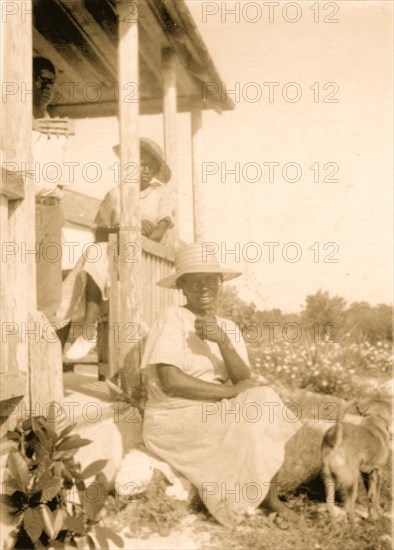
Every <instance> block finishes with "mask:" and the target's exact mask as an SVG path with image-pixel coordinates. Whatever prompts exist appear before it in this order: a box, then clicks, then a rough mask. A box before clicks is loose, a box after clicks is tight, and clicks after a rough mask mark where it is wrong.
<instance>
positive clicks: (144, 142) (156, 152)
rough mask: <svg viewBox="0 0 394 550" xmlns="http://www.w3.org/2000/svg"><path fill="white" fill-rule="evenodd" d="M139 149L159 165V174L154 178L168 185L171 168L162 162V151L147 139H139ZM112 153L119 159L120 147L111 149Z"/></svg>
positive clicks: (116, 146)
mask: <svg viewBox="0 0 394 550" xmlns="http://www.w3.org/2000/svg"><path fill="white" fill-rule="evenodd" d="M140 148H141V149H142V150H145V151H146V152H148V153H149V154H150V155H152V157H154V158H155V159H156V160H157V162H158V163H159V166H160V168H159V172H158V173H157V174H156V175H155V178H157V179H158V180H160V181H161V182H163V183H168V182H169V181H170V179H171V168H170V167H169V166H168V164H167V163H166V161H165V160H164V155H163V150H162V148H161V147H160V145H157V143H155V142H154V141H153V140H151V139H148V138H141V139H140ZM112 150H113V152H114V153H115V154H116V155H117V156H118V157H120V145H115V146H114V147H112Z"/></svg>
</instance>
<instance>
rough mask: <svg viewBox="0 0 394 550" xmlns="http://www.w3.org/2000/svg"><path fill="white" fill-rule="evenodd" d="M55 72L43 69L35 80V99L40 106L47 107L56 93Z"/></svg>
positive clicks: (35, 102)
mask: <svg viewBox="0 0 394 550" xmlns="http://www.w3.org/2000/svg"><path fill="white" fill-rule="evenodd" d="M54 85H55V74H54V73H53V72H52V71H49V70H48V69H41V71H40V72H39V73H38V74H37V75H36V77H35V78H34V82H33V101H34V104H35V105H37V106H40V107H47V106H48V105H49V104H50V103H51V101H52V99H53V95H54Z"/></svg>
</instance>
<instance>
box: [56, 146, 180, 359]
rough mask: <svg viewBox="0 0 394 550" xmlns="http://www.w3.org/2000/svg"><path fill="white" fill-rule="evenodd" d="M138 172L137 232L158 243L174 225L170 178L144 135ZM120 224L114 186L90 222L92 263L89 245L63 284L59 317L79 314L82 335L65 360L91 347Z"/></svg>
mask: <svg viewBox="0 0 394 550" xmlns="http://www.w3.org/2000/svg"><path fill="white" fill-rule="evenodd" d="M118 149H119V146H116V147H114V151H115V153H116V154H117V155H118V156H119V151H118ZM140 171H141V173H140V201H139V210H140V217H141V232H142V235H144V236H146V237H147V238H149V239H151V240H153V241H157V242H162V241H163V240H164V239H165V238H166V236H167V235H168V230H169V229H170V228H171V227H172V226H173V223H174V211H175V201H174V196H173V193H172V192H171V191H170V190H169V189H167V187H166V185H165V184H166V183H167V182H168V181H169V180H170V178H171V170H170V168H169V166H168V165H167V164H166V162H165V160H164V157H163V152H162V150H161V148H160V147H159V146H158V145H157V144H156V143H155V142H154V141H152V140H150V139H147V138H141V139H140ZM119 224H120V189H119V186H117V187H114V188H113V189H111V190H110V191H109V192H108V193H107V194H106V196H105V197H104V200H103V201H102V203H101V205H100V207H99V210H98V212H97V215H96V218H95V220H94V232H95V240H96V244H94V245H92V247H91V248H92V249H93V250H92V255H91V257H92V258H95V259H94V261H93V260H91V261H89V249H88V250H87V252H86V255H85V257H82V258H81V259H80V260H79V261H78V263H77V265H76V266H75V267H74V269H73V270H72V271H71V272H70V274H69V275H68V277H67V278H66V280H65V281H64V284H63V299H62V303H61V306H60V308H59V310H58V312H57V316H58V319H67V320H69V319H71V320H73V321H75V320H77V319H79V318H80V317H82V316H83V322H82V334H81V335H80V336H79V337H78V338H77V339H76V340H75V342H74V343H73V344H72V346H71V347H70V348H69V349H68V350H67V352H66V355H65V360H66V361H69V362H75V361H78V360H79V359H82V358H83V357H85V356H86V355H87V354H88V353H89V352H90V351H91V350H92V348H94V347H95V345H96V342H97V328H96V324H97V320H98V318H99V315H100V313H101V314H103V312H104V313H105V310H106V309H108V298H109V294H108V292H109V275H108V270H109V249H108V238H109V234H110V233H116V232H118V230H119ZM89 248H90V247H89ZM97 256H98V257H97ZM96 258H97V259H96ZM103 306H104V307H103ZM106 306H107V307H106Z"/></svg>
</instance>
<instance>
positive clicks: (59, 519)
mask: <svg viewBox="0 0 394 550" xmlns="http://www.w3.org/2000/svg"><path fill="white" fill-rule="evenodd" d="M65 517H66V516H65V513H64V511H63V510H62V509H61V508H57V510H56V511H55V512H53V537H52V538H54V539H55V538H56V537H57V536H58V534H59V532H60V531H61V530H62V529H63V525H64V519H65Z"/></svg>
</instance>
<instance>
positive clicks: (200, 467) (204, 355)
mask: <svg viewBox="0 0 394 550" xmlns="http://www.w3.org/2000/svg"><path fill="white" fill-rule="evenodd" d="M195 318H196V317H195V315H194V314H193V313H192V312H190V311H189V310H188V309H186V308H184V307H178V306H172V307H170V308H168V309H167V310H166V311H165V312H164V313H163V315H162V317H161V318H160V319H159V320H158V321H157V322H156V324H155V325H154V326H153V328H152V329H151V331H150V332H149V336H148V339H147V342H146V347H145V351H144V356H143V359H142V365H141V368H142V369H145V374H146V377H147V383H148V401H147V403H146V409H145V415H144V425H143V437H144V442H145V445H146V446H147V448H148V449H149V450H150V451H151V452H153V453H155V454H156V455H158V456H159V457H160V458H161V459H162V460H164V461H166V462H167V463H168V464H170V465H171V466H172V467H173V468H174V469H175V470H178V471H179V472H180V473H181V474H183V475H184V476H185V477H186V478H188V479H189V480H190V481H191V483H192V484H193V485H194V486H195V487H196V488H197V490H198V492H199V494H200V497H201V498H202V500H203V502H204V504H205V505H206V506H207V508H208V509H209V511H210V512H211V513H212V515H213V516H214V517H215V518H216V519H217V520H218V521H219V522H220V523H222V524H223V525H226V526H234V524H236V523H238V522H239V521H241V520H242V519H243V517H244V515H245V512H246V511H247V510H248V508H250V507H257V506H258V505H259V504H260V503H261V502H262V501H263V500H264V498H265V497H266V495H267V493H268V489H269V487H270V482H271V480H272V478H273V476H274V475H275V473H276V472H277V471H278V469H279V468H280V466H281V464H282V463H283V459H284V446H285V443H286V441H288V440H289V439H290V438H291V437H292V436H293V435H294V434H295V433H296V432H297V431H298V430H299V428H300V427H301V424H300V423H299V422H298V421H297V420H296V419H295V417H294V415H293V414H292V413H291V411H290V410H288V409H287V407H286V406H285V404H284V403H283V402H282V400H281V399H280V397H279V396H278V395H277V394H276V393H275V392H274V391H273V390H272V389H271V388H269V387H267V386H261V387H256V388H253V389H250V390H247V391H245V392H242V393H241V394H239V395H238V396H237V397H235V398H232V399H223V400H222V401H219V402H203V401H195V400H193V399H185V398H178V397H169V396H168V395H166V394H165V393H164V392H163V391H162V390H161V388H160V383H159V380H158V377H157V368H158V367H157V366H156V365H157V364H159V363H164V364H169V365H174V366H175V367H177V368H179V369H180V370H181V371H182V372H184V373H186V374H188V375H190V376H194V377H196V378H199V379H200V380H205V381H206V382H213V383H218V384H229V383H230V382H229V380H228V375H227V372H226V368H225V365H224V362H223V359H222V356H221V353H220V350H219V346H218V345H217V344H216V343H214V342H209V341H207V342H203V341H202V340H200V338H199V337H198V336H197V334H196V333H195V330H194V321H195ZM217 322H218V323H219V325H220V324H222V328H223V329H224V330H225V331H226V332H227V334H228V336H229V338H230V339H231V342H232V344H233V346H234V347H235V349H236V350H237V352H238V354H239V355H240V357H241V358H242V359H243V360H244V361H245V362H246V363H247V364H249V362H248V357H247V351H246V346H245V343H244V341H243V338H242V336H241V334H240V331H239V329H238V328H237V327H236V325H235V324H234V323H233V322H232V321H229V320H226V319H221V318H217Z"/></svg>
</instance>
